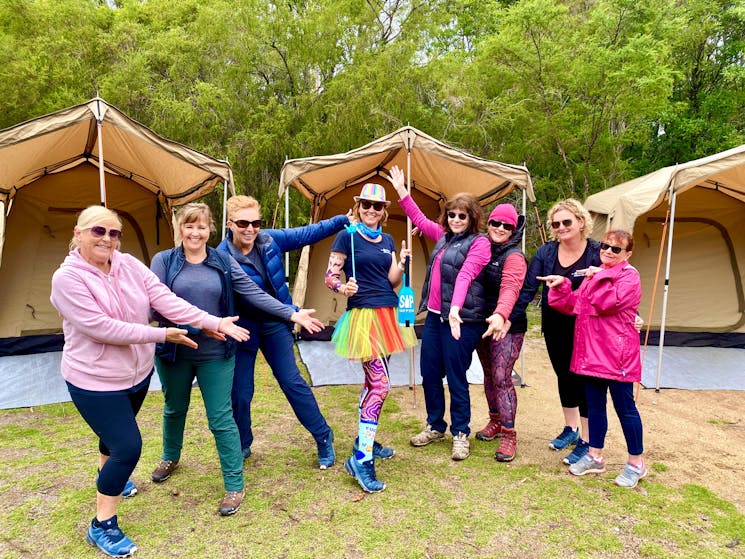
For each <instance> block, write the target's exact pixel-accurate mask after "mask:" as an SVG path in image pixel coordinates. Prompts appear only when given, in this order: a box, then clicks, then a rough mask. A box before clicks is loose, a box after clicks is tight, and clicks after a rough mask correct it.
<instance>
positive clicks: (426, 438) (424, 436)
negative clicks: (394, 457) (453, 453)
mask: <svg viewBox="0 0 745 559" xmlns="http://www.w3.org/2000/svg"><path fill="white" fill-rule="evenodd" d="M444 439H445V433H441V432H440V431H435V430H434V429H432V426H431V425H427V426H426V427H425V428H424V431H422V432H421V433H417V434H416V435H414V436H413V437H411V440H410V441H409V442H410V443H411V444H412V446H426V445H428V444H429V443H433V442H435V441H442V440H444Z"/></svg>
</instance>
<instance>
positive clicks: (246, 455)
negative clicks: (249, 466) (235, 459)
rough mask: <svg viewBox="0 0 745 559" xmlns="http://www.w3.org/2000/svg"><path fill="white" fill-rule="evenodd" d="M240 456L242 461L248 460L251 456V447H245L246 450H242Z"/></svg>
mask: <svg viewBox="0 0 745 559" xmlns="http://www.w3.org/2000/svg"><path fill="white" fill-rule="evenodd" d="M241 454H242V455H243V459H244V460H245V459H246V458H248V457H249V456H251V447H250V446H247V447H246V448H242V449H241Z"/></svg>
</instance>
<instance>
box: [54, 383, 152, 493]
mask: <svg viewBox="0 0 745 559" xmlns="http://www.w3.org/2000/svg"><path fill="white" fill-rule="evenodd" d="M151 376H152V373H150V374H149V375H148V376H147V378H146V379H145V380H143V381H142V382H140V383H139V384H138V385H137V386H134V387H132V388H129V389H126V390H112V391H107V392H98V391H93V390H84V389H83V388H78V387H77V386H74V385H72V384H70V383H69V382H68V383H67V390H68V391H69V392H70V398H71V399H72V403H73V404H75V407H76V408H77V409H78V412H80V415H81V416H82V417H83V419H84V420H85V422H86V423H87V424H88V426H89V427H90V428H91V429H92V430H93V432H94V433H95V434H96V435H97V436H98V451H99V452H100V453H101V454H103V455H104V456H108V457H109V459H108V460H107V461H106V463H105V464H104V466H103V468H101V472H100V473H99V475H98V481H97V482H96V485H97V488H98V492H99V493H102V494H103V495H109V496H110V497H115V496H117V495H121V494H122V491H124V486H125V484H126V483H127V480H128V479H129V476H131V475H132V472H133V471H134V469H135V466H137V462H138V461H139V460H140V454H141V453H142V435H141V434H140V428H139V427H138V426H137V419H136V416H137V413H138V412H139V411H140V408H141V407H142V403H143V402H144V401H145V396H147V391H148V388H149V387H150V377H151Z"/></svg>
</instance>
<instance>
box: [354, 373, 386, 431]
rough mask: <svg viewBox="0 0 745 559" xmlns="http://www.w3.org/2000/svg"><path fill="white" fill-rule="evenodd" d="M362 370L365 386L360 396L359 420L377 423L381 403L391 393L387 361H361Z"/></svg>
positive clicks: (381, 406)
mask: <svg viewBox="0 0 745 559" xmlns="http://www.w3.org/2000/svg"><path fill="white" fill-rule="evenodd" d="M362 370H363V371H364V373H365V384H364V386H363V388H362V393H361V394H360V419H361V420H362V421H368V422H373V423H378V418H379V417H380V410H381V409H382V408H383V402H385V399H386V397H387V396H388V393H389V392H390V391H391V381H390V379H389V378H388V359H385V358H384V359H372V360H371V361H363V362H362Z"/></svg>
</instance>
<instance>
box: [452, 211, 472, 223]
mask: <svg viewBox="0 0 745 559" xmlns="http://www.w3.org/2000/svg"><path fill="white" fill-rule="evenodd" d="M456 217H457V218H458V219H460V220H461V221H465V220H466V219H468V214H461V213H455V212H448V219H455V218H456Z"/></svg>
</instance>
